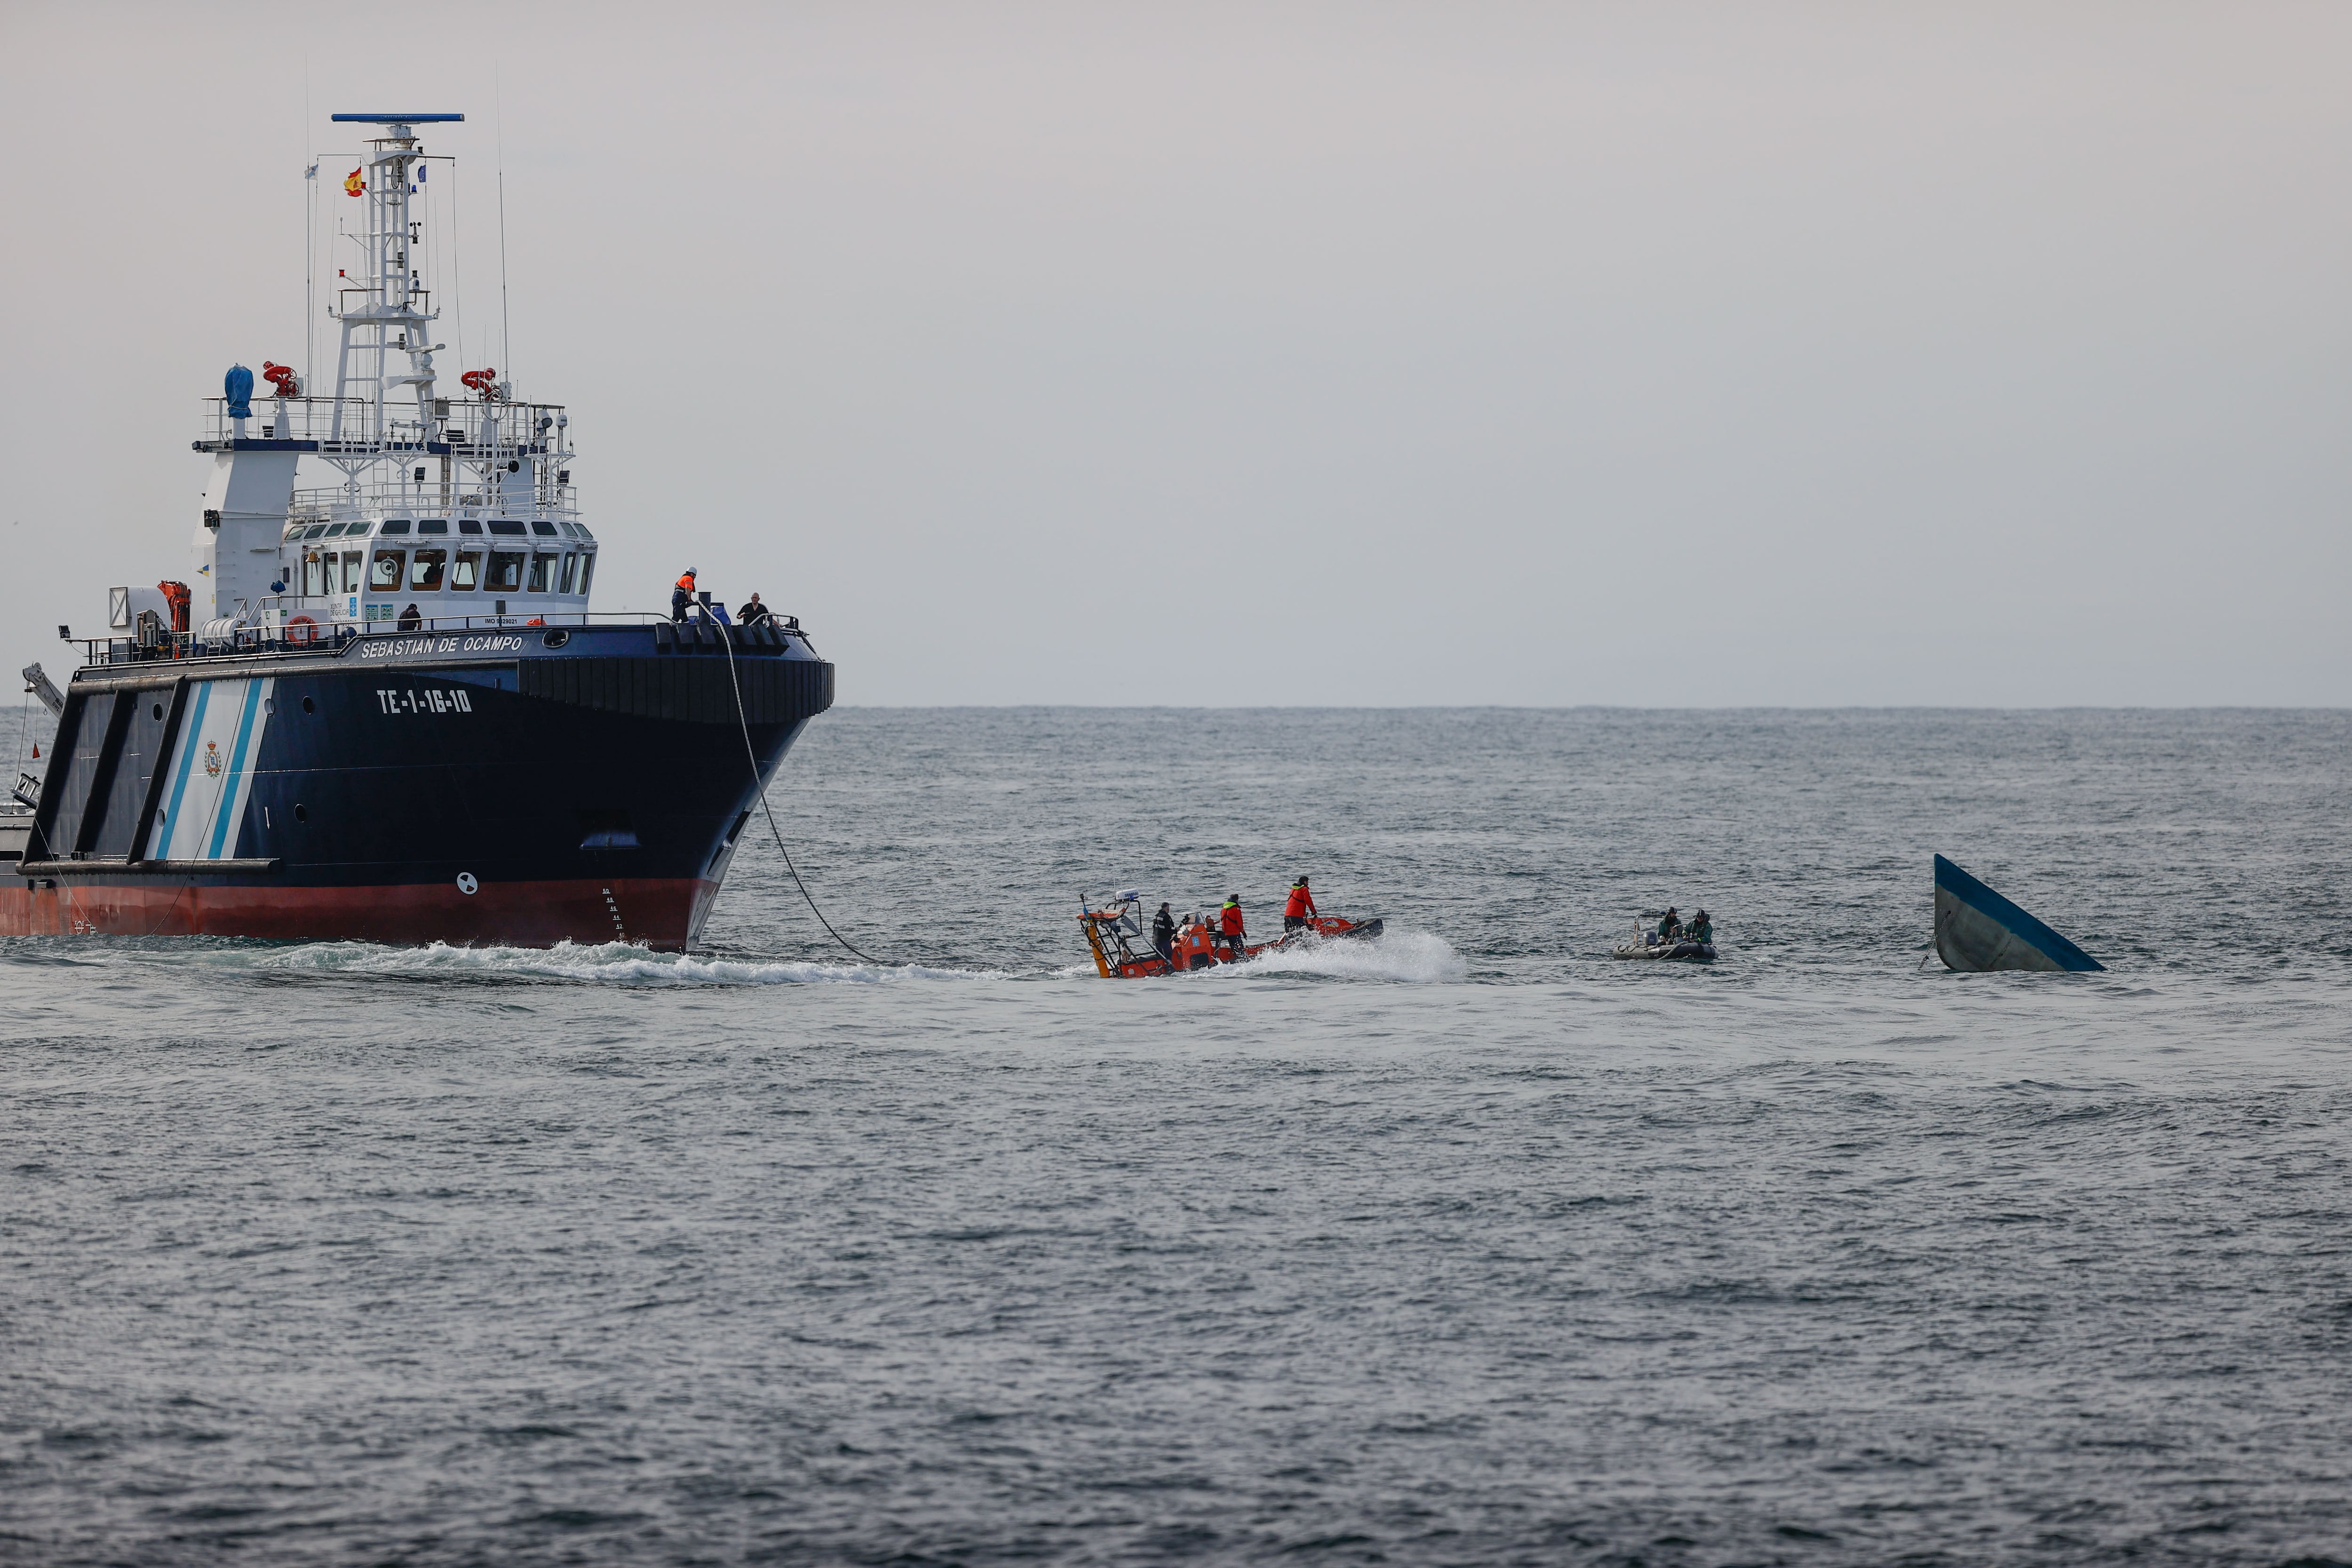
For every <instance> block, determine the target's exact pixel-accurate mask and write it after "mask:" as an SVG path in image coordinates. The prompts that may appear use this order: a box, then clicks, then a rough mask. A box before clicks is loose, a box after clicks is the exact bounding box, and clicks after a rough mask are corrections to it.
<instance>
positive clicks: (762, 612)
mask: <svg viewBox="0 0 2352 1568" xmlns="http://www.w3.org/2000/svg"><path fill="white" fill-rule="evenodd" d="M772 619H774V615H773V613H772V611H770V610H769V608H768V606H767V605H763V604H761V603H760V595H757V594H754V595H751V603H750V604H748V605H744V606H743V609H742V612H741V613H740V615H738V616H736V617H735V624H736V625H737V626H758V625H759V624H760V623H761V621H765V620H772Z"/></svg>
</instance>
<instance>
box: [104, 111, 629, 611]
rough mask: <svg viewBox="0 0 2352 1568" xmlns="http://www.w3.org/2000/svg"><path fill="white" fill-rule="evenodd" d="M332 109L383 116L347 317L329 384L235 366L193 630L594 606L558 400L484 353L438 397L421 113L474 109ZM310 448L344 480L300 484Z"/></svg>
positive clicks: (370, 162)
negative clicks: (487, 363) (318, 386)
mask: <svg viewBox="0 0 2352 1568" xmlns="http://www.w3.org/2000/svg"><path fill="white" fill-rule="evenodd" d="M334 118H335V119H336V120H337V121H344V122H358V123H363V124H372V125H377V126H381V127H382V128H383V135H382V136H381V137H379V138H377V139H376V140H374V141H372V142H370V143H369V144H368V145H369V151H368V153H367V154H366V156H365V158H364V160H363V161H362V163H361V165H360V167H359V168H358V169H357V170H355V171H353V173H352V176H351V177H350V178H349V179H348V180H347V181H346V182H345V183H344V187H343V188H344V189H345V190H346V191H348V192H349V193H350V194H351V195H352V197H353V198H355V199H357V200H360V201H362V202H364V203H365V222H364V225H363V226H362V232H360V233H358V234H355V235H352V236H349V237H350V238H351V239H352V240H354V241H356V243H357V244H358V247H359V250H360V258H359V259H360V261H361V265H360V266H358V267H345V268H339V269H338V276H337V281H336V302H335V304H334V306H333V307H332V308H331V315H332V316H333V318H334V319H335V320H336V321H338V322H339V323H340V324H341V329H342V332H341V348H340V352H339V353H338V355H337V358H336V366H335V395H333V396H331V397H314V396H310V395H308V393H309V389H307V388H305V387H303V386H301V385H300V384H299V378H298V377H297V376H296V375H295V374H294V373H293V372H292V371H291V370H290V369H289V368H287V367H284V366H279V365H275V364H269V363H265V365H264V374H265V376H266V377H267V378H268V383H269V384H268V385H257V384H256V382H255V377H254V375H253V373H252V372H250V371H248V370H246V369H245V368H244V367H243V366H241V365H240V366H237V367H235V368H233V369H232V370H231V371H230V372H229V374H228V377H227V381H226V386H225V392H226V395H225V396H222V397H218V398H215V399H213V400H212V401H211V404H210V407H209V411H208V427H207V429H206V431H205V435H204V437H203V438H201V439H199V440H198V441H196V442H195V447H196V449H197V450H198V451H200V452H206V453H209V454H211V456H212V459H213V472H212V478H211V482H210V483H209V484H208V485H207V486H206V488H205V500H204V520H203V524H202V526H201V527H200V528H199V529H198V530H197V532H196V538H195V548H196V554H197V574H196V576H195V579H194V582H193V583H192V584H190V586H191V588H192V591H193V604H192V606H191V619H192V621H193V622H194V626H192V627H191V628H190V629H191V630H202V629H204V628H205V627H206V626H208V625H212V624H217V623H222V622H228V621H234V622H236V623H239V624H240V625H241V626H242V627H250V628H252V629H253V630H255V631H257V632H259V633H260V634H261V635H263V636H265V637H271V638H273V639H274V638H277V637H291V638H293V639H295V640H298V641H299V640H303V639H306V638H308V637H323V636H329V635H332V634H333V633H334V632H335V631H336V630H337V628H338V627H339V626H343V625H346V624H356V625H357V626H360V627H362V628H369V627H375V626H377V625H378V624H379V623H383V622H392V623H395V624H397V625H403V626H408V625H416V624H422V625H424V626H435V625H436V624H437V625H442V626H456V625H473V626H484V625H493V624H504V625H527V624H530V622H532V621H534V620H539V619H541V618H544V617H548V616H555V615H564V616H572V615H577V614H580V613H583V612H584V611H586V609H587V608H588V597H589V590H590V585H591V584H592V582H593V579H594V575H595V566H596V542H595V537H594V535H593V534H591V533H590V532H589V531H588V530H587V528H586V527H584V526H583V524H582V523H581V521H580V518H579V513H578V509H577V506H576V504H575V497H574V491H573V489H572V472H571V465H572V458H573V449H572V443H571V435H570V428H569V426H570V423H571V422H570V420H569V419H568V418H567V417H566V416H565V414H564V411H563V408H562V405H558V404H549V403H534V402H530V401H528V400H524V399H518V398H517V397H516V396H515V395H514V393H513V388H512V387H511V385H510V384H509V383H507V382H504V381H500V380H499V379H497V375H498V373H497V372H496V371H495V370H494V369H487V368H486V369H483V370H478V371H472V372H468V373H467V374H464V375H463V376H461V377H460V378H459V380H460V381H461V383H462V384H463V385H464V387H465V388H466V391H467V394H469V395H463V396H458V397H446V396H443V395H441V394H440V390H439V387H438V384H437V378H436V373H435V370H434V366H433V356H434V354H435V353H437V352H440V351H441V350H442V349H443V348H444V347H445V346H446V345H444V344H442V343H439V342H435V341H434V330H435V324H436V321H438V320H439V317H440V310H439V309H438V308H437V307H436V305H435V304H434V302H433V300H432V299H431V297H430V296H431V291H430V290H429V289H426V288H425V286H424V284H423V281H422V279H423V278H424V276H425V272H424V268H422V267H421V266H420V264H419V263H420V258H421V257H422V255H423V252H424V247H425V225H424V220H423V217H422V216H421V215H422V212H423V205H422V204H421V203H420V202H417V201H415V199H414V198H415V196H416V195H417V194H418V187H419V184H420V182H422V181H423V180H424V179H425V163H426V162H427V160H426V155H425V149H424V147H423V145H422V144H421V143H420V142H419V141H418V139H417V136H416V127H417V126H419V125H421V124H426V123H434V122H448V121H459V120H462V119H464V118H465V117H464V116H463V115H457V114H409V115H396V114H338V115H336V116H335V117H334ZM432 161H433V162H443V163H446V159H438V158H436V159H434V160H432ZM305 458H308V459H310V465H311V467H312V468H314V469H323V470H327V471H328V472H319V473H315V474H314V475H313V476H312V477H314V478H317V479H326V478H328V477H329V473H330V472H331V476H332V482H331V483H326V484H314V485H312V486H310V488H299V486H298V479H299V478H300V477H302V476H301V473H300V466H301V465H302V463H303V460H304V459H305ZM162 607H163V602H162V595H161V594H160V593H158V592H157V591H154V590H147V589H134V590H129V591H118V592H117V593H116V595H114V596H113V602H112V604H111V605H110V616H109V618H110V621H112V622H113V623H114V625H115V626H116V628H117V629H118V630H130V629H131V628H132V626H133V625H134V623H135V621H136V619H137V617H138V616H139V613H140V612H141V611H142V609H147V608H162ZM164 618H165V620H166V623H167V624H168V619H169V617H168V616H165V617H164Z"/></svg>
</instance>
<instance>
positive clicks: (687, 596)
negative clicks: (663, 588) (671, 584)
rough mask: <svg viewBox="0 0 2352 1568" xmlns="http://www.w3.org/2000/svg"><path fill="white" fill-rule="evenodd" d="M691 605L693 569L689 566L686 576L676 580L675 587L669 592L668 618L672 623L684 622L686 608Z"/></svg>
mask: <svg viewBox="0 0 2352 1568" xmlns="http://www.w3.org/2000/svg"><path fill="white" fill-rule="evenodd" d="M693 603H694V568H693V567H691V566H689V567H688V568H687V569H686V575H685V576H683V577H680V578H679V579H678V580H677V587H675V588H673V589H671V590H670V595H669V618H670V619H671V620H673V621H683V620H685V619H686V607H687V606H688V605H691V604H693Z"/></svg>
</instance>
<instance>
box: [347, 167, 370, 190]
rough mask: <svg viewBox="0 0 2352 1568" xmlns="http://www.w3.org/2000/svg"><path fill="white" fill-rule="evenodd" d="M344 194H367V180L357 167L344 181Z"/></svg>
mask: <svg viewBox="0 0 2352 1568" xmlns="http://www.w3.org/2000/svg"><path fill="white" fill-rule="evenodd" d="M343 194H344V195H352V196H363V195H367V181H366V180H365V179H364V178H362V176H361V174H360V172H359V171H358V170H357V169H353V170H352V173H351V177H350V178H349V179H346V180H345V181H344V182H343Z"/></svg>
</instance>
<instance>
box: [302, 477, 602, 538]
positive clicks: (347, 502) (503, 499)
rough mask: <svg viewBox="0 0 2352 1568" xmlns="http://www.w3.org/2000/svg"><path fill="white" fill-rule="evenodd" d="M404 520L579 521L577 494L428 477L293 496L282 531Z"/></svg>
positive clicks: (560, 488) (568, 488) (563, 487)
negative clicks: (363, 519)
mask: <svg viewBox="0 0 2352 1568" xmlns="http://www.w3.org/2000/svg"><path fill="white" fill-rule="evenodd" d="M380 513H389V514H392V515H395V516H406V517H560V518H567V519H576V518H578V516H579V515H580V491H579V488H578V487H577V486H574V485H568V484H552V483H551V484H542V485H535V486H533V487H531V489H530V490H528V491H507V490H499V489H483V488H482V487H481V486H480V485H470V486H469V485H457V484H449V485H444V484H443V483H441V481H440V480H439V479H438V478H436V477H435V476H434V475H432V474H430V473H428V474H427V475H426V477H425V482H424V483H423V484H415V483H407V484H356V485H330V486H325V487H322V488H320V489H309V490H296V491H295V492H294V496H293V500H292V501H291V502H290V503H289V507H288V509H287V513H286V520H287V526H288V527H289V528H291V527H293V526H294V525H295V524H297V523H300V524H304V525H308V524H310V523H314V522H340V521H343V520H344V519H346V518H351V517H357V516H361V515H362V514H364V515H366V516H369V517H373V516H376V515H378V514H380Z"/></svg>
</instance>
